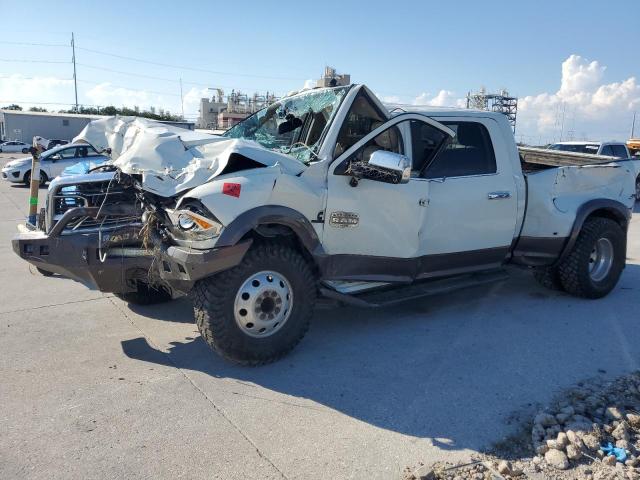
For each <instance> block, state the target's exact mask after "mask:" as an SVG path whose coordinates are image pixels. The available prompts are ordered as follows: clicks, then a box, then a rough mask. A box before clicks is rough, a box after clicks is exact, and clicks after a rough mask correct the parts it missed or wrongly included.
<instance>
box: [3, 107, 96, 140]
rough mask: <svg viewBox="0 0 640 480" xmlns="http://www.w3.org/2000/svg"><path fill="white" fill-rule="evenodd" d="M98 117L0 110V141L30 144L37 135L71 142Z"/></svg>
mask: <svg viewBox="0 0 640 480" xmlns="http://www.w3.org/2000/svg"><path fill="white" fill-rule="evenodd" d="M96 118H102V117H101V116H99V115H77V114H73V113H50V112H23V111H20V110H0V139H1V140H3V141H4V140H20V141H23V142H31V140H32V139H33V137H35V136H36V135H39V136H41V137H44V138H49V139H51V138H59V139H61V140H71V139H72V138H73V137H75V136H76V135H78V134H79V133H80V131H81V130H82V129H83V128H84V127H85V125H87V123H89V122H90V121H91V120H95V119H96Z"/></svg>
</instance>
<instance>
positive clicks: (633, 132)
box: [631, 112, 638, 138]
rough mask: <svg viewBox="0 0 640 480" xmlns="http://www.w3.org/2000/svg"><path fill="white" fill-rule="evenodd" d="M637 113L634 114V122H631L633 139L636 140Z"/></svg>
mask: <svg viewBox="0 0 640 480" xmlns="http://www.w3.org/2000/svg"><path fill="white" fill-rule="evenodd" d="M636 113H638V112H633V121H632V122H631V138H634V135H635V133H636Z"/></svg>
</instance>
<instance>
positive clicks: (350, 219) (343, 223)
mask: <svg viewBox="0 0 640 480" xmlns="http://www.w3.org/2000/svg"><path fill="white" fill-rule="evenodd" d="M359 222H360V217H359V216H358V214H357V213H354V212H331V216H330V217H329V225H331V226H332V227H338V228H345V227H357V226H358V223H359Z"/></svg>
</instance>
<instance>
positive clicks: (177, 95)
mask: <svg viewBox="0 0 640 480" xmlns="http://www.w3.org/2000/svg"><path fill="white" fill-rule="evenodd" d="M78 82H80V83H88V84H91V85H103V84H107V85H109V86H110V87H113V88H123V89H125V90H131V91H135V92H147V93H153V94H155V95H170V96H172V97H179V96H180V94H178V93H169V92H158V91H156V90H147V89H146V88H133V87H125V86H123V85H114V84H112V83H111V82H91V81H89V80H78Z"/></svg>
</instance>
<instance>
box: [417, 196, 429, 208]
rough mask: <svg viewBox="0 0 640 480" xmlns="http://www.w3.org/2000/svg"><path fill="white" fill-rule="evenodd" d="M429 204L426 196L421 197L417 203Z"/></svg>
mask: <svg viewBox="0 0 640 480" xmlns="http://www.w3.org/2000/svg"><path fill="white" fill-rule="evenodd" d="M428 204H429V200H427V199H426V198H421V199H420V200H418V205H420V206H421V207H426V206H427V205H428Z"/></svg>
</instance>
